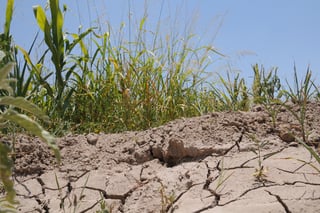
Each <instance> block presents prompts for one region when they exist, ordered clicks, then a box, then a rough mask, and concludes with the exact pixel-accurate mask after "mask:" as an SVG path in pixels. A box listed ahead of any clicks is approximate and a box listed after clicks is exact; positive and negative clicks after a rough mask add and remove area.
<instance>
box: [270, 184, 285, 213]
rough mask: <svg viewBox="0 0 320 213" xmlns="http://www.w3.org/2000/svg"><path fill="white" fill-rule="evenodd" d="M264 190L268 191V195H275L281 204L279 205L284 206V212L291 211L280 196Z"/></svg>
mask: <svg viewBox="0 0 320 213" xmlns="http://www.w3.org/2000/svg"><path fill="white" fill-rule="evenodd" d="M265 191H266V192H268V193H269V195H271V196H273V197H275V198H276V199H277V201H278V202H279V203H280V204H281V206H282V207H283V208H284V210H285V211H286V213H291V211H290V210H289V208H288V206H287V204H286V203H285V202H284V201H283V200H282V199H281V197H280V196H279V195H276V194H272V193H271V192H270V191H268V190H265Z"/></svg>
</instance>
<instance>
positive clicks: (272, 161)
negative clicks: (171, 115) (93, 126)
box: [14, 103, 320, 213]
mask: <svg viewBox="0 0 320 213" xmlns="http://www.w3.org/2000/svg"><path fill="white" fill-rule="evenodd" d="M294 107H295V110H297V112H298V110H299V107H298V106H294ZM319 112H320V104H319V103H310V104H309V105H308V110H307V123H306V129H307V133H308V139H309V141H310V143H312V145H313V146H314V147H315V149H317V148H319V147H317V146H318V144H319V142H320V125H319V121H320V115H319ZM276 124H277V128H276V129H274V128H272V122H271V118H270V116H269V115H268V113H267V112H266V111H265V110H264V109H263V108H262V107H260V106H256V107H253V109H252V110H251V111H249V112H223V113H212V114H209V115H204V116H201V117H195V118H186V119H179V120H175V121H172V122H170V123H168V124H166V125H163V126H160V127H157V128H153V129H149V130H146V131H139V132H125V133H121V134H88V135H67V136H65V137H62V138H59V139H58V146H59V148H60V150H61V154H62V164H61V165H60V166H57V165H55V159H54V158H53V155H52V153H51V152H50V150H48V148H47V147H46V145H44V144H43V143H41V142H40V141H39V140H37V139H36V138H31V137H28V136H25V135H20V136H19V137H18V139H17V142H16V152H17V153H16V158H15V170H14V179H15V188H16V191H17V196H18V200H19V201H20V205H19V208H18V209H19V211H20V212H96V211H97V210H99V209H100V207H101V206H100V205H101V203H103V202H104V203H105V204H106V207H107V209H108V210H109V212H125V213H135V212H174V213H178V212H181V213H189V212H190V213H197V212H203V213H204V212H206V213H209V212H212V213H216V212H223V213H226V212H286V213H289V212H292V213H293V212H299V213H300V212H320V174H319V173H318V172H317V170H316V169H314V168H313V167H312V166H310V164H309V163H312V164H313V165H314V166H316V167H318V168H319V165H318V164H317V163H316V162H315V160H314V158H312V157H311V155H310V153H308V151H306V149H304V148H303V147H302V146H301V145H299V144H298V143H297V142H295V141H293V139H292V138H291V137H288V135H290V134H288V133H289V132H292V133H294V134H295V135H297V136H301V129H299V125H298V122H297V121H296V120H295V118H294V117H293V116H292V115H291V114H290V113H289V112H288V111H287V110H285V109H281V110H280V113H279V114H278V116H277V123H276ZM253 136H254V137H255V138H256V141H254V140H253ZM257 141H259V142H261V143H262V142H266V143H267V144H266V145H265V146H264V147H263V148H261V150H260V151H261V161H262V165H263V171H264V172H263V175H262V176H261V178H259V179H258V178H256V176H255V175H254V174H257V173H256V169H257V168H258V163H259V156H258V155H257V154H255V153H254V152H252V149H254V150H256V153H258V149H257Z"/></svg>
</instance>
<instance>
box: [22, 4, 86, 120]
mask: <svg viewBox="0 0 320 213" xmlns="http://www.w3.org/2000/svg"><path fill="white" fill-rule="evenodd" d="M49 8H50V14H51V18H48V17H47V16H46V13H45V11H44V9H43V8H42V7H41V6H39V5H37V6H34V10H33V11H34V15H35V18H36V20H37V23H38V26H39V28H40V29H41V31H42V32H43V33H44V41H45V44H46V45H47V47H48V50H49V51H50V53H51V61H52V63H53V65H54V67H55V72H54V78H55V80H54V86H46V87H45V89H46V90H47V93H48V95H49V97H50V99H52V100H51V108H52V109H51V110H50V114H53V113H57V116H60V117H61V118H62V117H63V116H64V113H65V111H66V110H67V108H68V107H69V106H70V98H71V96H72V94H73V92H74V90H73V89H72V88H68V82H69V80H70V78H71V76H72V73H73V72H74V68H75V66H71V67H66V65H67V60H66V59H67V58H68V56H69V55H70V54H71V52H72V50H73V49H74V47H75V46H76V45H77V44H79V43H80V42H81V41H82V39H83V38H84V37H85V36H86V35H87V34H89V33H90V32H91V29H88V30H87V31H85V32H84V33H82V34H80V35H74V34H72V36H73V37H74V40H73V41H72V42H70V41H69V40H68V39H64V33H63V24H64V18H63V11H61V9H60V5H59V0H50V1H49ZM64 9H65V7H64ZM49 20H51V22H50V21H49ZM45 54H46V52H45V53H44V55H45ZM25 57H27V56H26V54H25ZM33 68H36V67H33ZM36 70H37V72H36V73H38V76H41V73H40V72H39V71H38V70H39V69H36ZM50 75H51V73H50V74H49V76H50ZM49 76H47V77H44V78H42V77H39V78H40V79H41V80H42V81H44V83H45V84H46V85H48V81H47V79H48V77H49Z"/></svg>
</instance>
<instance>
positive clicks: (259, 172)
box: [248, 134, 268, 182]
mask: <svg viewBox="0 0 320 213" xmlns="http://www.w3.org/2000/svg"><path fill="white" fill-rule="evenodd" d="M248 136H249V137H250V138H251V140H253V141H254V143H255V146H256V149H252V150H251V151H252V152H253V153H254V154H255V155H256V156H257V159H258V166H257V167H256V168H255V172H254V173H253V176H254V177H255V178H256V179H257V180H258V181H259V182H264V181H265V179H266V177H267V175H266V173H267V172H268V169H267V168H265V167H264V165H263V156H262V154H261V151H262V149H263V148H264V147H265V146H266V145H267V144H268V141H264V142H262V141H260V140H258V139H257V137H256V136H255V135H251V134H250V135H248Z"/></svg>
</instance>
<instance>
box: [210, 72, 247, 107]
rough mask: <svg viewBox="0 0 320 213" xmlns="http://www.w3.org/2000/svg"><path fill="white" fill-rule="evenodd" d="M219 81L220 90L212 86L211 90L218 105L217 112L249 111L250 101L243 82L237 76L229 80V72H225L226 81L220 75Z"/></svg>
mask: <svg viewBox="0 0 320 213" xmlns="http://www.w3.org/2000/svg"><path fill="white" fill-rule="evenodd" d="M219 80H220V82H221V84H222V89H219V88H218V87H215V86H212V90H213V92H214V93H215V96H216V97H217V99H218V101H219V103H220V109H219V110H231V111H237V110H243V111H247V110H249V107H250V100H249V94H248V89H247V86H246V83H245V80H244V79H243V78H241V79H240V75H239V74H237V75H236V76H235V77H234V79H233V80H231V77H230V74H229V72H227V78H226V80H225V78H224V77H223V76H221V75H219Z"/></svg>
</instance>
